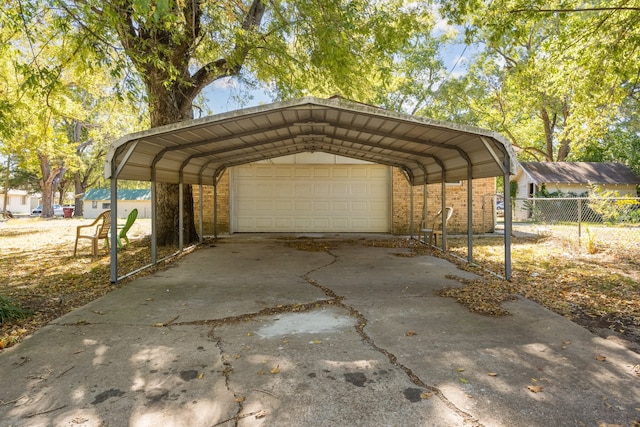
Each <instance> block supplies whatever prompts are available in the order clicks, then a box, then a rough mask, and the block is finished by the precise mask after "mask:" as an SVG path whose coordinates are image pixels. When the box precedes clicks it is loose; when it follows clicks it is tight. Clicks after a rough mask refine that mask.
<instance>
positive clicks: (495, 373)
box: [487, 372, 498, 377]
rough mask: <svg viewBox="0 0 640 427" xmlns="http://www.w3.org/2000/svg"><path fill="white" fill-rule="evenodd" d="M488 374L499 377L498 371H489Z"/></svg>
mask: <svg viewBox="0 0 640 427" xmlns="http://www.w3.org/2000/svg"><path fill="white" fill-rule="evenodd" d="M487 375H489V376H490V377H497V376H498V373H497V372H489V373H487Z"/></svg>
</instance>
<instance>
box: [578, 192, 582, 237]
mask: <svg viewBox="0 0 640 427" xmlns="http://www.w3.org/2000/svg"><path fill="white" fill-rule="evenodd" d="M578 242H579V244H582V200H581V199H578Z"/></svg>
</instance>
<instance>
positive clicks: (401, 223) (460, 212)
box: [193, 168, 496, 235]
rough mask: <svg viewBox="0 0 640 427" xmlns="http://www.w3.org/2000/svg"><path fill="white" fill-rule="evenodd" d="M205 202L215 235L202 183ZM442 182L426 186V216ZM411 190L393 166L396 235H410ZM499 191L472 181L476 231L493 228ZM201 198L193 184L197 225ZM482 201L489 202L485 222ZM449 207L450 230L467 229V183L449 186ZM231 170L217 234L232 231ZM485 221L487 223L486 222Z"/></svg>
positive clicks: (418, 211) (209, 190) (417, 212)
mask: <svg viewBox="0 0 640 427" xmlns="http://www.w3.org/2000/svg"><path fill="white" fill-rule="evenodd" d="M202 187H203V197H204V199H203V202H204V207H203V210H204V214H203V219H204V225H203V227H204V234H205V235H212V234H213V186H212V185H203V186H202ZM440 189H441V185H440V184H431V185H428V186H427V207H428V211H427V218H432V217H433V216H434V215H435V214H436V212H437V211H438V210H440V207H441V205H442V202H441V198H440ZM410 191H411V186H410V185H409V183H408V182H407V180H406V179H405V178H404V176H403V175H402V172H400V170H399V169H397V168H394V169H393V174H392V192H393V196H392V204H393V207H392V213H391V215H392V225H391V227H392V228H391V232H392V233H393V234H396V235H407V234H409V223H410V210H411V203H410V200H411V198H410ZM495 192H496V181H495V179H494V178H484V179H476V180H474V181H473V200H474V207H473V231H474V233H480V232H491V231H493V220H492V218H491V215H492V208H491V206H490V203H491V200H492V199H491V198H490V196H492V195H493V194H495ZM413 194H414V208H413V209H414V221H415V222H414V224H415V225H414V232H416V233H417V230H418V227H420V222H421V221H422V200H423V187H422V186H420V185H419V186H416V187H414V188H413ZM199 198H200V195H199V191H198V186H197V185H194V186H193V200H194V204H195V205H194V206H195V216H196V224H198V221H199V214H200V212H199V208H198V200H199ZM483 201H484V203H485V205H486V210H485V211H484V221H483ZM447 206H452V207H453V216H452V217H451V220H449V224H448V227H449V228H448V231H449V232H450V233H463V234H466V232H467V184H466V181H463V182H462V185H448V186H447ZM229 215H230V209H229V171H225V173H224V175H223V176H222V179H221V180H220V183H219V184H218V233H227V232H229ZM483 222H484V225H483Z"/></svg>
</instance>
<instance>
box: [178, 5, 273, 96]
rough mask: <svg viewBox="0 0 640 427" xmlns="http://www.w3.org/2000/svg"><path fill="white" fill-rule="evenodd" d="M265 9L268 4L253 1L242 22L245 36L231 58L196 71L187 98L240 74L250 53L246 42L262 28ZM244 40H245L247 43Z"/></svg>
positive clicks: (239, 39)
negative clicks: (222, 79) (215, 83)
mask: <svg viewBox="0 0 640 427" xmlns="http://www.w3.org/2000/svg"><path fill="white" fill-rule="evenodd" d="M265 8H266V2H264V1H263V0H253V3H252V4H251V7H250V8H249V10H248V11H247V14H246V15H245V17H244V20H243V21H242V29H243V30H244V31H243V33H244V34H242V36H239V37H238V38H237V39H236V46H235V48H234V49H233V52H232V53H231V54H230V55H229V58H228V59H227V58H221V59H218V60H216V61H214V62H209V63H208V64H206V65H205V66H203V67H202V68H200V69H199V70H198V71H196V73H195V74H194V75H193V76H192V79H191V80H192V83H193V85H192V86H191V87H190V88H189V90H188V92H187V93H185V96H186V97H187V98H194V97H195V96H196V95H197V94H198V93H199V92H200V91H201V90H202V89H203V88H204V87H206V86H207V85H208V84H209V83H211V82H213V81H215V80H217V79H220V78H223V77H227V76H235V75H238V73H240V70H241V69H242V66H243V64H244V62H245V60H246V58H247V56H248V55H249V51H250V47H249V46H250V44H249V43H247V42H246V39H247V38H249V37H250V36H249V34H250V33H252V32H254V31H256V30H257V29H258V27H260V23H261V22H262V17H263V15H264V12H265ZM240 37H242V38H240ZM242 39H245V41H243V40H242Z"/></svg>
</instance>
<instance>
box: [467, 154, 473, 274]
mask: <svg viewBox="0 0 640 427" xmlns="http://www.w3.org/2000/svg"><path fill="white" fill-rule="evenodd" d="M472 190H473V177H472V174H471V165H467V261H468V262H469V264H473V191H472Z"/></svg>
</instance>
